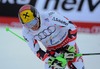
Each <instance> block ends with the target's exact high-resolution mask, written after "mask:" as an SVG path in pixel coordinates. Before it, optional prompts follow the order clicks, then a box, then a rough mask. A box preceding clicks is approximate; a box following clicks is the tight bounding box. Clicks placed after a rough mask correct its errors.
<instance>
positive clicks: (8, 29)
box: [6, 27, 26, 42]
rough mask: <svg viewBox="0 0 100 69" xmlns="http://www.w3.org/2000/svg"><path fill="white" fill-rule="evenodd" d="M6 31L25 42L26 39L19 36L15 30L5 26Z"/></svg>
mask: <svg viewBox="0 0 100 69" xmlns="http://www.w3.org/2000/svg"><path fill="white" fill-rule="evenodd" d="M6 31H7V32H10V33H12V34H13V35H15V36H17V37H18V38H19V39H21V40H23V41H24V42H26V40H25V39H24V38H22V37H21V36H19V35H18V34H16V33H15V32H13V31H11V30H10V28H9V27H6Z"/></svg>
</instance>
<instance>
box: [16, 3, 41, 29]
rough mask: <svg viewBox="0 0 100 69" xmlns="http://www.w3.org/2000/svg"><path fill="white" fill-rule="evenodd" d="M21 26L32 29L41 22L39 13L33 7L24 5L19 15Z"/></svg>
mask: <svg viewBox="0 0 100 69" xmlns="http://www.w3.org/2000/svg"><path fill="white" fill-rule="evenodd" d="M18 17H19V20H20V22H21V24H22V25H23V26H25V27H27V28H32V27H33V26H34V25H35V24H36V23H38V21H39V18H40V16H39V12H38V11H37V9H36V8H35V7H33V6H32V5H24V6H22V7H21V8H20V9H19V13H18Z"/></svg>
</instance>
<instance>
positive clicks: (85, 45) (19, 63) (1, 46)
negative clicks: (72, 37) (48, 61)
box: [0, 27, 100, 69]
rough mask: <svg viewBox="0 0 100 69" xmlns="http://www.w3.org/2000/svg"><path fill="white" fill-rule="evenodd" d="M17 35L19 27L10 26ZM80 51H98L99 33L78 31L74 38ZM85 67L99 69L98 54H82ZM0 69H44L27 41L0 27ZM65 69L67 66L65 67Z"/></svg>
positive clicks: (99, 57)
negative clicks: (76, 36)
mask: <svg viewBox="0 0 100 69" xmlns="http://www.w3.org/2000/svg"><path fill="white" fill-rule="evenodd" d="M11 30H12V31H13V32H15V33H17V34H18V35H20V36H22V35H21V29H17V28H11ZM76 42H77V45H78V46H79V48H80V52H81V53H94V52H100V34H88V33H87V34H86V33H78V38H77V40H76ZM83 59H84V64H85V69H99V68H100V64H99V62H100V55H96V56H83ZM0 69H44V63H43V62H42V61H41V60H39V59H38V58H37V57H36V56H35V55H34V54H33V53H32V51H31V50H30V48H29V47H28V45H27V43H25V42H24V41H22V40H21V39H19V38H18V37H16V36H14V35H13V34H11V33H10V32H6V31H5V28H4V27H2V28H0ZM66 69H67V68H66Z"/></svg>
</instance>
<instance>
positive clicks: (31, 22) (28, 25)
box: [24, 18, 39, 29]
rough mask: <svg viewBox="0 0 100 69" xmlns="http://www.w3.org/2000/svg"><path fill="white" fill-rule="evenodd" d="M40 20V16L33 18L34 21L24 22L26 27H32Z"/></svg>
mask: <svg viewBox="0 0 100 69" xmlns="http://www.w3.org/2000/svg"><path fill="white" fill-rule="evenodd" d="M38 22H39V19H38V18H35V19H33V20H32V21H30V22H28V23H26V24H24V26H25V27H27V28H29V29H31V28H32V27H33V26H34V25H36V24H37V23H38Z"/></svg>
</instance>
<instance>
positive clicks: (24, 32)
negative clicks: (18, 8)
mask: <svg viewBox="0 0 100 69" xmlns="http://www.w3.org/2000/svg"><path fill="white" fill-rule="evenodd" d="M22 35H23V37H24V39H25V40H27V41H29V40H30V39H32V38H33V36H32V34H30V30H29V29H27V28H25V27H23V28H22Z"/></svg>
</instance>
